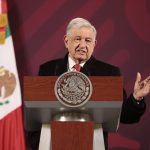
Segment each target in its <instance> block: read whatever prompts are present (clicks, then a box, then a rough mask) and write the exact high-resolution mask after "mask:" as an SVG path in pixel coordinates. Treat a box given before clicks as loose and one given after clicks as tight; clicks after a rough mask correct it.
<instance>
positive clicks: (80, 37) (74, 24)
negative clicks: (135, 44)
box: [39, 18, 150, 149]
mask: <svg viewBox="0 0 150 150" xmlns="http://www.w3.org/2000/svg"><path fill="white" fill-rule="evenodd" d="M96 34H97V33H96V29H95V27H94V26H93V25H91V23H90V22H89V21H87V20H85V19H83V18H75V19H73V20H71V21H70V23H69V24H68V26H67V31H66V35H65V37H64V43H65V46H66V48H67V49H68V53H67V54H66V55H65V57H64V58H61V59H57V60H52V61H49V62H46V63H45V64H43V65H41V66H40V69H39V75H40V76H53V75H57V76H59V75H61V74H63V73H64V72H67V71H76V69H75V67H74V66H75V65H76V64H78V65H80V67H81V69H80V71H81V72H82V73H84V74H86V75H87V76H120V69H119V68H118V67H115V66H113V65H110V64H107V63H104V62H102V61H99V60H97V59H95V58H94V57H93V56H92V54H93V51H94V48H95V45H96ZM149 92H150V77H147V78H146V79H145V80H144V81H141V75H140V73H137V79H136V82H135V86H134V91H133V93H132V94H131V95H130V96H129V97H128V98H127V96H126V93H125V91H124V101H123V105H122V112H121V119H120V121H121V122H122V123H136V122H138V121H139V120H140V117H141V116H142V115H143V113H144V111H145V108H146V105H145V102H144V98H143V97H144V96H146V95H147V94H148V93H149ZM104 137H105V145H106V149H107V133H104Z"/></svg>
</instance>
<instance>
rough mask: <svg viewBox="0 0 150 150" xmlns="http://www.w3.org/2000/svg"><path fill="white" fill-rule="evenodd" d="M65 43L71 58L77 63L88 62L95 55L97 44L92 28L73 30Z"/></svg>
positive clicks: (66, 37)
mask: <svg viewBox="0 0 150 150" xmlns="http://www.w3.org/2000/svg"><path fill="white" fill-rule="evenodd" d="M64 41H65V45H66V48H67V49H68V51H69V55H70V57H71V58H72V59H73V60H74V61H75V62H76V63H82V62H85V61H87V60H88V59H89V58H90V57H91V55H92V54H93V51H94V47H95V44H96V41H95V34H94V32H93V30H92V29H91V28H90V27H81V28H73V29H71V33H70V34H69V35H66V36H65V39H64Z"/></svg>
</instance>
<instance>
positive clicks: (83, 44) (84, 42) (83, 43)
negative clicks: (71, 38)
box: [80, 39, 86, 47]
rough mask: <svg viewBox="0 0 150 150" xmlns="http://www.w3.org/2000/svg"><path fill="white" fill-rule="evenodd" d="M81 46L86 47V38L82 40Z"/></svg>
mask: <svg viewBox="0 0 150 150" xmlns="http://www.w3.org/2000/svg"><path fill="white" fill-rule="evenodd" d="M80 47H86V41H85V40H84V39H82V40H81V41H80Z"/></svg>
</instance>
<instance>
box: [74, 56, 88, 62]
mask: <svg viewBox="0 0 150 150" xmlns="http://www.w3.org/2000/svg"><path fill="white" fill-rule="evenodd" d="M76 60H77V61H78V63H83V62H85V61H87V58H85V57H77V58H76Z"/></svg>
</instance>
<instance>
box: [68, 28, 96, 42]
mask: <svg viewBox="0 0 150 150" xmlns="http://www.w3.org/2000/svg"><path fill="white" fill-rule="evenodd" d="M69 35H70V36H72V37H75V36H80V37H84V38H85V37H88V38H92V39H95V38H96V35H95V32H94V31H93V29H92V28H91V27H90V26H82V27H79V28H78V27H74V28H71V29H70V33H69Z"/></svg>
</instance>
